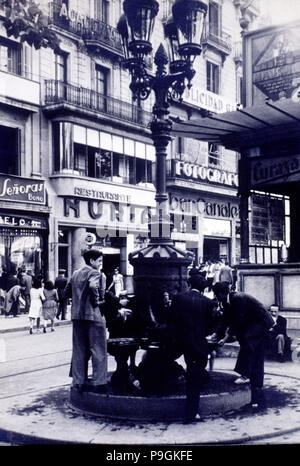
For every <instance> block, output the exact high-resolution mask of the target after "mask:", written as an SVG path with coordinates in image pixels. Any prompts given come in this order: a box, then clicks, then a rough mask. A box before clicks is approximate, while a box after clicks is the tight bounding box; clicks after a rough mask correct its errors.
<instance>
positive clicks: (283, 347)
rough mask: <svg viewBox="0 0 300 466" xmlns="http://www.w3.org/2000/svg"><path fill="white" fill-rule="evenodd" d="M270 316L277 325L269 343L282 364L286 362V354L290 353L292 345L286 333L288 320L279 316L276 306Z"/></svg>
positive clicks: (271, 307)
mask: <svg viewBox="0 0 300 466" xmlns="http://www.w3.org/2000/svg"><path fill="white" fill-rule="evenodd" d="M269 311H270V314H271V316H272V319H273V321H274V323H275V325H274V327H273V328H272V330H271V332H270V333H269V338H268V343H269V347H270V349H271V351H272V352H275V354H276V355H277V357H278V359H279V361H280V362H284V360H285V357H284V355H285V353H286V352H288V351H287V350H288V349H289V345H290V340H289V337H288V336H287V333H286V324H287V321H286V318H285V317H283V316H280V315H279V309H278V306H276V304H272V306H270V310H269Z"/></svg>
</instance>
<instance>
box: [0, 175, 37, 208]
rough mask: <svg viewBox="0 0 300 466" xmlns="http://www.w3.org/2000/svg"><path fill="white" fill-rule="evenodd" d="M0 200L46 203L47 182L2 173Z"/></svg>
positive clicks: (0, 178) (0, 177)
mask: <svg viewBox="0 0 300 466" xmlns="http://www.w3.org/2000/svg"><path fill="white" fill-rule="evenodd" d="M0 200H1V201H13V202H16V201H20V202H26V203H31V204H45V202H46V196H45V182H44V181H42V180H33V179H32V178H20V177H17V176H8V175H0Z"/></svg>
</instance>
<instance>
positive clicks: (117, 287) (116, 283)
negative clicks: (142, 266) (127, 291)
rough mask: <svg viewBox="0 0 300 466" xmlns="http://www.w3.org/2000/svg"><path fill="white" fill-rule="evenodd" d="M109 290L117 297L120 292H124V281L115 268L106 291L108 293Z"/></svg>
mask: <svg viewBox="0 0 300 466" xmlns="http://www.w3.org/2000/svg"><path fill="white" fill-rule="evenodd" d="M110 289H113V292H114V293H115V295H116V296H117V297H119V296H120V293H121V291H123V290H124V280H123V275H122V274H121V273H120V272H119V268H118V267H116V268H115V271H114V274H113V277H112V282H111V284H110V285H109V287H108V290H107V291H110Z"/></svg>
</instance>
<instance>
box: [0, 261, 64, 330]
mask: <svg viewBox="0 0 300 466" xmlns="http://www.w3.org/2000/svg"><path fill="white" fill-rule="evenodd" d="M66 285H67V278H66V277H65V270H60V271H59V275H58V277H57V278H56V279H55V283H53V282H52V281H51V280H46V281H45V282H44V281H43V278H42V276H34V275H33V274H32V271H31V270H30V269H28V270H27V269H26V266H25V265H23V266H21V267H20V268H19V270H18V271H17V270H16V268H12V272H11V273H10V274H5V273H2V276H1V279H0V287H1V296H2V306H3V311H4V313H5V317H10V316H12V317H18V316H19V315H20V313H21V309H22V311H23V312H24V314H28V317H29V333H30V334H32V333H33V328H34V323H35V322H36V328H37V332H38V333H39V332H40V324H41V320H42V322H43V325H42V326H43V332H44V333H46V331H47V330H46V329H47V322H48V321H50V326H51V331H54V321H55V318H59V317H61V319H62V320H64V319H65V318H66V311H67V304H68V300H67V298H66V297H65V294H64V289H65V287H66Z"/></svg>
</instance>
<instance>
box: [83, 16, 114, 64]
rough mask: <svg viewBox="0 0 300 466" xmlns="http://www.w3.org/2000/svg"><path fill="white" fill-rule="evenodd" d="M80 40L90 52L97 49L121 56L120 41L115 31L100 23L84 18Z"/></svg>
mask: <svg viewBox="0 0 300 466" xmlns="http://www.w3.org/2000/svg"><path fill="white" fill-rule="evenodd" d="M82 38H83V40H84V42H85V45H86V46H87V47H88V48H91V49H92V50H94V51H95V50H97V49H99V48H104V49H109V50H110V51H111V52H115V53H117V54H118V55H120V56H123V47H122V39H121V36H120V34H119V33H118V31H117V29H115V28H113V27H112V26H109V25H108V24H106V23H103V22H102V21H98V20H95V19H92V18H86V21H85V25H84V27H83V30H82Z"/></svg>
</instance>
